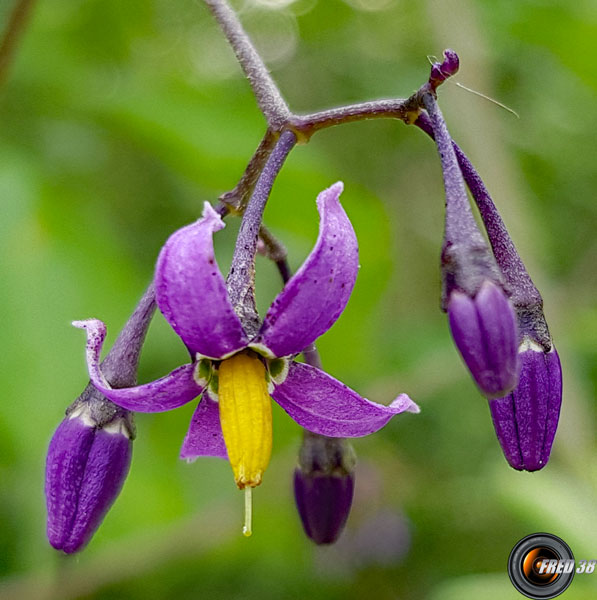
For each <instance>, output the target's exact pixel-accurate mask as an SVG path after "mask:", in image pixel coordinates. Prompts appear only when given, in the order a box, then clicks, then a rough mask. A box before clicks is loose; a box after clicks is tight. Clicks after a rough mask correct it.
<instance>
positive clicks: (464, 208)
mask: <svg viewBox="0 0 597 600" xmlns="http://www.w3.org/2000/svg"><path fill="white" fill-rule="evenodd" d="M447 58H448V57H447ZM423 103H424V105H425V108H426V109H427V112H428V114H429V123H430V127H431V131H432V133H433V137H434V139H435V143H436V145H437V149H438V151H439V155H440V160H441V165H442V172H443V179H444V188H445V191H446V221H445V223H446V225H445V231H444V242H443V246H442V257H441V271H442V309H443V310H445V311H447V312H448V317H449V322H450V329H451V330H452V336H453V337H454V342H455V343H456V346H457V348H458V350H459V351H460V354H461V355H462V358H463V359H464V362H465V363H466V365H467V367H468V368H469V370H470V372H471V375H472V376H473V378H474V379H475V381H476V382H477V385H478V386H479V388H480V389H481V393H482V394H484V395H485V396H487V397H489V398H496V397H500V396H503V395H504V394H507V393H508V392H509V391H511V390H512V389H513V388H514V386H515V385H516V383H517V381H518V370H519V364H518V356H517V348H516V344H517V340H518V332H517V327H516V319H515V316H514V307H513V306H512V304H511V302H510V300H509V299H508V296H507V295H506V292H507V288H506V286H505V285H504V280H503V276H502V273H501V272H500V270H499V268H498V265H497V263H496V260H495V257H494V256H493V254H492V253H491V250H490V249H489V247H488V245H487V243H486V241H485V239H484V238H483V236H482V235H481V232H480V231H479V228H478V227H477V223H476V221H475V219H474V217H473V213H472V211H471V207H470V204H469V201H468V197H467V195H466V189H465V186H464V178H463V175H462V173H461V171H460V167H459V165H458V160H457V157H456V153H455V151H454V148H453V146H452V138H451V137H450V134H449V132H448V128H447V127H446V124H445V122H444V118H443V116H442V113H441V110H440V109H439V107H438V106H437V103H436V101H435V98H434V96H433V95H432V94H431V93H426V94H424V95H423Z"/></svg>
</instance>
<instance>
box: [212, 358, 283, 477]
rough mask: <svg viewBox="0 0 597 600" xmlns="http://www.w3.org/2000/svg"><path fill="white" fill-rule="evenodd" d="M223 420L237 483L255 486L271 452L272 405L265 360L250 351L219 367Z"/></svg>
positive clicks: (227, 446)
mask: <svg viewBox="0 0 597 600" xmlns="http://www.w3.org/2000/svg"><path fill="white" fill-rule="evenodd" d="M218 375H219V382H218V395H219V402H220V421H221V423H222V433H223V435H224V442H225V443H226V449H227V451H228V459H229V460H230V464H231V466H232V470H233V472H234V479H235V481H236V485H237V486H238V487H239V488H240V489H243V488H245V487H247V486H249V487H255V486H257V485H259V484H260V483H261V478H262V476H263V473H264V471H265V469H266V468H267V465H268V463H269V459H270V456H271V452H272V405H271V399H270V397H269V393H268V390H267V381H266V372H265V367H264V365H263V363H262V362H261V361H260V360H259V358H257V356H256V355H255V354H253V353H251V352H243V353H240V354H236V355H234V356H232V357H231V358H227V359H226V360H223V361H222V363H221V364H220V368H219V372H218Z"/></svg>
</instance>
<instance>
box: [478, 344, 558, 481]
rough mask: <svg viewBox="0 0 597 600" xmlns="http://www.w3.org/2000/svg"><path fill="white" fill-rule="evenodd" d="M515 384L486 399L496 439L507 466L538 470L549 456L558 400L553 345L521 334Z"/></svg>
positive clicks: (556, 358)
mask: <svg viewBox="0 0 597 600" xmlns="http://www.w3.org/2000/svg"><path fill="white" fill-rule="evenodd" d="M519 356H520V359H521V363H522V369H521V372H520V381H519V383H518V386H517V387H516V388H515V389H514V390H513V391H512V392H511V393H510V394H508V395H507V396H505V397H503V398H497V399H494V400H490V402H489V408H490V410H491V418H492V419H493V426H494V427H495V432H496V434H497V438H498V441H499V443H500V445H501V447H502V450H503V451H504V456H505V457H506V460H507V461H508V463H509V464H510V466H511V467H513V468H514V469H517V470H518V471H523V470H524V471H538V470H539V469H542V468H543V467H544V466H545V465H546V464H547V461H548V460H549V455H550V452H551V446H552V444H553V440H554V437H555V434H556V429H557V426H558V420H559V416H560V406H561V404H562V369H561V367H560V359H559V357H558V353H557V352H556V349H555V347H553V346H552V348H551V350H550V351H549V352H546V351H545V350H544V348H543V347H541V346H540V345H538V344H537V343H535V342H534V341H532V340H531V339H530V338H529V337H525V338H524V339H523V342H522V344H521V346H520V352H519Z"/></svg>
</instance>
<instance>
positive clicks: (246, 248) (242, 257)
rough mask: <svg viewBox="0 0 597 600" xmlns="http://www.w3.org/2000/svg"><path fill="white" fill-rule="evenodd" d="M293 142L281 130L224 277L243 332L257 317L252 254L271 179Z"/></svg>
mask: <svg viewBox="0 0 597 600" xmlns="http://www.w3.org/2000/svg"><path fill="white" fill-rule="evenodd" d="M295 144H296V136H295V134H294V133H293V132H292V131H284V132H282V134H281V135H280V138H279V140H278V143H277V144H276V146H275V148H274V150H273V152H272V153H271V155H270V156H269V158H268V160H267V162H266V163H265V166H264V168H263V171H262V172H261V174H260V176H259V178H258V180H257V183H256V185H255V189H254V190H253V194H252V196H251V199H250V200H249V203H248V204H247V208H246V210H245V212H244V215H243V219H242V222H241V225H240V230H239V232H238V237H237V240H236V246H235V248H234V255H233V257H232V265H231V267H230V272H229V274H228V279H227V281H226V287H227V289H228V297H229V299H230V302H231V303H232V306H233V307H234V310H235V312H236V314H237V315H238V317H239V319H240V320H241V323H242V324H243V327H244V329H245V332H246V333H247V334H248V335H251V336H252V335H255V334H256V333H257V331H258V330H259V326H260V324H261V321H260V319H259V315H258V314H257V309H256V307H255V290H254V285H255V254H256V252H257V242H258V240H259V231H260V228H261V221H262V220H263V211H264V210H265V205H266V204H267V200H268V198H269V195H270V193H271V190H272V187H273V185H274V181H275V179H276V177H277V175H278V173H279V172H280V169H281V168H282V165H283V164H284V161H285V160H286V158H287V156H288V154H289V153H290V151H291V150H292V148H294V146H295Z"/></svg>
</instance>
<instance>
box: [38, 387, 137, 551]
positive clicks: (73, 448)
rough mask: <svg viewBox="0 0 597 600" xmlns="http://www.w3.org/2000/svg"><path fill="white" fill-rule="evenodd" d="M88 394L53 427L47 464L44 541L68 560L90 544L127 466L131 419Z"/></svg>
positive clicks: (91, 391)
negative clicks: (63, 553) (46, 512)
mask: <svg viewBox="0 0 597 600" xmlns="http://www.w3.org/2000/svg"><path fill="white" fill-rule="evenodd" d="M88 390H89V393H88V394H87V396H88V397H87V399H86V400H83V398H85V396H86V394H85V393H84V394H83V396H82V399H81V400H78V401H77V402H75V404H74V405H73V406H72V407H71V409H69V411H68V413H67V416H66V418H65V419H64V421H62V423H61V424H60V425H59V426H58V429H57V430H56V432H55V433H54V436H53V437H52V441H51V442H50V447H49V449H48V456H47V461H46V485H45V491H46V504H47V510H48V521H47V534H48V539H49V541H50V544H52V546H53V547H54V548H56V549H57V550H62V551H63V552H65V553H67V554H71V553H73V552H77V551H79V550H81V549H82V548H83V547H84V546H85V545H86V544H87V542H89V540H90V539H91V536H92V535H93V534H94V533H95V531H96V529H97V528H98V527H99V525H100V523H101V521H102V519H103V518H104V516H105V514H106V512H107V511H108V509H109V508H110V506H111V505H112V503H113V502H114V500H115V499H116V497H117V496H118V493H119V492H120V489H121V488H122V485H123V483H124V480H125V478H126V476H127V474H128V471H129V466H130V462H131V451H132V438H133V437H134V430H133V426H132V421H131V418H132V415H131V413H129V412H128V411H124V410H123V409H120V408H118V407H116V406H115V405H114V404H112V403H111V402H109V401H108V400H106V399H104V398H103V397H100V396H99V394H98V392H96V391H95V390H90V389H89V388H88ZM86 391H87V390H86Z"/></svg>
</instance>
